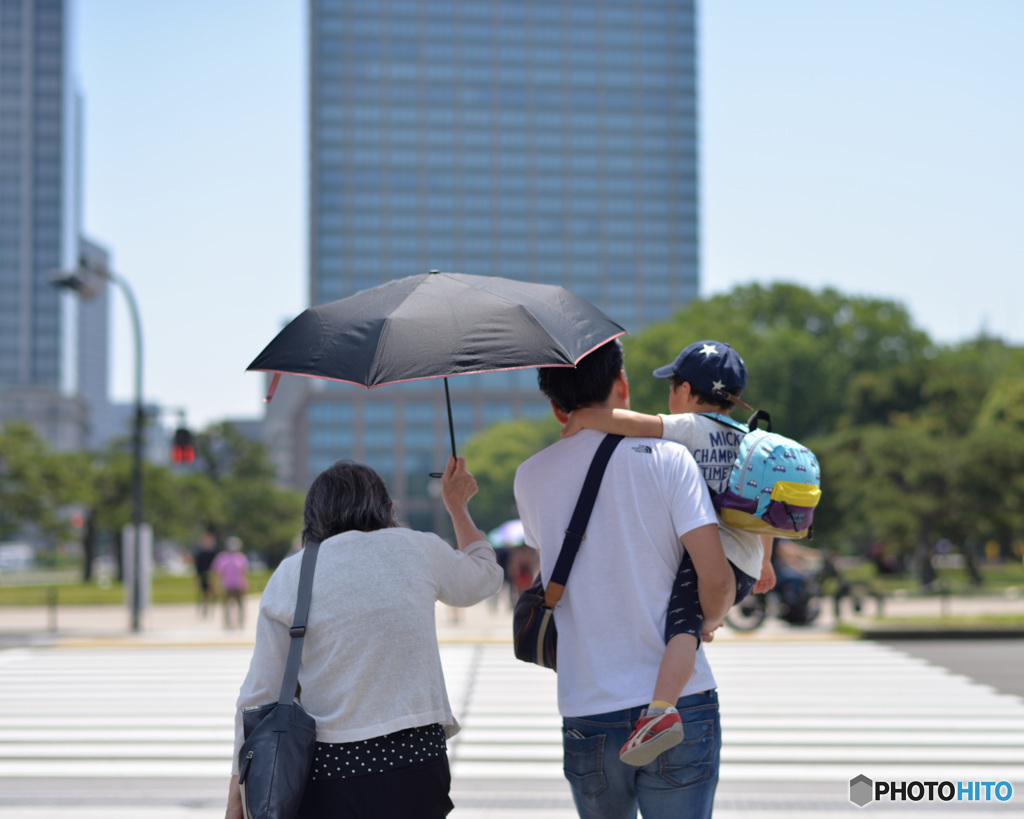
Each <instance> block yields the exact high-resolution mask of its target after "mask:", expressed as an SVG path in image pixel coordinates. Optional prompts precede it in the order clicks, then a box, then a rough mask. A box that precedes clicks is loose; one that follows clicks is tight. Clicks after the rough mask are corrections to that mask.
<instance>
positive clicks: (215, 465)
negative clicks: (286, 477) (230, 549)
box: [186, 423, 304, 565]
mask: <svg viewBox="0 0 1024 819" xmlns="http://www.w3.org/2000/svg"><path fill="white" fill-rule="evenodd" d="M196 467H197V469H196V473H195V474H192V475H190V476H189V480H188V483H186V486H187V487H188V488H189V491H191V492H193V493H196V494H199V495H205V496H206V498H207V500H206V503H205V505H203V504H201V505H200V506H199V508H198V516H197V518H196V519H195V520H194V521H193V524H194V528H195V535H196V536H198V534H199V531H200V530H201V529H210V530H212V531H213V532H215V533H216V534H217V536H218V539H219V540H221V541H223V539H224V538H226V537H227V536H229V535H235V536H237V537H239V538H241V539H242V542H243V543H244V544H245V548H246V549H247V550H250V551H255V552H258V553H260V554H262V555H263V556H264V557H265V558H266V559H267V562H268V563H270V564H271V565H277V564H278V563H279V562H280V561H281V560H282V558H284V557H285V556H286V555H287V554H288V551H289V549H291V546H292V542H293V541H294V539H295V537H296V536H297V535H298V534H299V532H300V531H301V529H302V507H303V502H304V496H303V494H302V493H301V492H297V491H295V490H293V489H282V488H280V487H278V486H276V485H275V483H274V469H273V467H272V465H271V463H270V459H269V458H268V457H267V452H266V448H265V447H264V446H263V444H262V443H260V442H258V441H253V440H251V439H249V438H247V437H246V436H245V435H243V434H242V433H241V432H239V430H238V429H237V427H235V426H234V425H232V424H230V423H223V424H216V425H214V426H211V427H210V428H209V429H207V430H206V431H205V432H203V433H201V434H200V435H198V436H196Z"/></svg>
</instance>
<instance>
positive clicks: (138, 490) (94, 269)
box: [51, 256, 146, 632]
mask: <svg viewBox="0 0 1024 819" xmlns="http://www.w3.org/2000/svg"><path fill="white" fill-rule="evenodd" d="M90 261H91V260H89V259H88V258H86V257H84V256H83V257H82V258H81V259H80V260H79V266H78V268H76V269H75V270H72V271H70V272H60V273H57V274H55V275H54V276H53V277H52V278H51V281H52V282H53V284H54V285H55V286H56V287H64V288H67V289H69V290H74V291H75V292H76V293H78V294H79V295H80V296H82V297H83V298H87V299H88V298H92V297H94V296H95V295H96V288H95V287H94V286H93V285H92V283H91V282H90V281H89V277H90V274H91V275H96V276H99V277H100V278H102V279H106V280H107V281H110V282H113V283H114V284H116V285H117V286H118V287H120V288H121V291H122V292H123V293H124V295H125V298H127V299H128V312H129V313H130V314H131V320H132V335H133V336H134V339H135V417H134V422H133V426H132V528H133V530H134V537H133V538H132V541H133V542H132V562H133V564H134V571H133V572H132V631H134V632H138V631H141V628H142V627H141V624H140V616H139V615H140V611H141V608H142V452H143V443H144V430H145V423H146V415H145V411H144V409H143V406H142V322H141V321H140V319H139V305H138V302H136V301H135V294H134V293H133V292H132V288H131V286H130V285H129V284H128V282H127V280H126V279H124V278H123V277H122V276H119V275H117V274H116V273H114V272H113V271H112V270H109V269H108V268H107V267H106V265H98V264H91V263H90Z"/></svg>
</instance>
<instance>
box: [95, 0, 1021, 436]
mask: <svg viewBox="0 0 1024 819" xmlns="http://www.w3.org/2000/svg"><path fill="white" fill-rule="evenodd" d="M481 1H483V0H481ZM77 6H78V20H77V29H78V56H77V62H78V67H79V70H78V77H79V85H80V88H81V90H82V93H83V95H84V98H85V117H86V122H85V145H84V159H85V169H84V183H85V196H84V222H85V228H86V230H87V232H88V234H89V235H91V236H92V237H93V238H95V239H97V240H99V241H101V242H103V243H105V244H106V245H107V246H108V247H109V248H110V249H111V250H112V251H113V254H114V263H115V268H116V269H117V270H118V271H119V272H120V273H122V275H124V276H125V277H127V278H128V279H129V280H130V281H131V282H132V285H133V287H134V289H135V292H136V296H137V298H138V301H139V304H140V310H141V313H142V321H143V332H144V336H145V339H144V341H145V358H144V362H145V392H146V395H147V398H149V399H151V400H155V401H158V402H160V403H161V404H163V405H165V406H167V407H170V408H177V407H183V408H185V409H187V410H188V414H189V419H190V421H191V422H192V423H193V424H194V425H196V426H203V425H205V424H206V423H209V422H211V421H214V420H218V419H221V418H224V417H257V416H258V415H259V414H260V413H261V412H262V409H261V403H260V400H261V396H262V379H261V377H260V376H259V375H256V374H254V373H246V372H244V370H245V367H246V365H247V364H248V363H249V362H250V361H251V360H252V359H253V358H254V357H255V355H256V354H257V353H258V352H259V351H260V350H261V349H262V348H263V346H264V345H265V344H266V343H267V342H268V341H269V340H270V339H271V338H272V337H273V336H274V335H275V334H276V332H277V330H278V329H279V328H280V326H281V323H282V322H283V321H285V320H287V319H290V318H292V317H293V316H295V315H296V314H297V313H298V312H300V311H301V310H302V309H303V308H304V307H305V306H306V304H305V300H306V201H305V190H306V181H305V175H306V156H305V148H306V145H305V139H306V122H305V116H306V114H305V112H306V97H305V94H306V90H305V53H306V44H305V14H306V12H305V7H306V4H305V2H304V0H287V1H286V0H216V1H215V2H209V0H175V1H174V2H173V3H151V2H145V3H140V2H138V1H137V0H77ZM699 9H700V22H699V29H700V72H701V78H700V79H701V133H702V137H701V152H702V168H701V184H702V199H703V224H702V253H703V265H702V294H703V295H712V294H716V293H720V292H724V291H726V290H729V289H730V288H732V287H733V286H734V285H736V284H739V283H746V282H751V281H760V282H772V281H789V282H796V283H799V284H802V285H804V286H807V287H811V288H814V289H819V288H822V287H825V286H833V287H836V288H838V289H839V290H841V291H843V292H845V293H849V294H860V295H871V296H879V297H884V298H891V299H895V300H898V301H900V302H902V303H904V304H905V305H906V306H907V308H908V309H909V310H910V312H911V314H912V316H913V318H914V320H915V321H916V323H917V324H918V325H919V326H921V327H922V328H923V329H924V330H926V331H927V332H928V333H929V334H930V335H931V336H932V338H934V339H935V340H937V341H940V342H956V341H959V340H962V339H965V338H970V337H973V336H976V335H977V334H978V333H979V332H980V331H981V330H985V331H987V332H988V333H990V334H992V335H997V336H1001V337H1003V338H1005V339H1006V340H1008V341H1011V342H1013V343H1017V344H1024V318H1022V316H1021V311H1022V309H1024V229H1022V222H1024V203H1022V198H1024V150H1022V148H1024V93H1022V92H1021V87H1020V85H1021V81H1022V80H1024V49H1022V48H1021V45H1020V44H1021V42H1022V41H1024V2H1019V0H970V2H967V0H829V2H822V1H821V0H772V2H764V0H703V2H701V3H700V5H699ZM411 272H415V271H411ZM466 272H472V271H466ZM114 314H115V327H114V334H115V335H114V339H115V351H114V359H113V367H114V372H113V391H114V396H115V398H116V399H118V400H129V399H130V396H131V372H132V370H131V367H132V349H131V341H130V335H129V331H128V324H127V311H126V310H125V308H124V305H123V300H121V299H120V297H119V295H115V309H114ZM682 341H683V340H681V342H682Z"/></svg>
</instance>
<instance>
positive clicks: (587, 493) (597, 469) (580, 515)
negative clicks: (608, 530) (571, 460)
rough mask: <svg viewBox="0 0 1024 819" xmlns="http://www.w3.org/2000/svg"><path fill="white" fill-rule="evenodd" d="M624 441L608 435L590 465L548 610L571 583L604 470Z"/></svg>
mask: <svg viewBox="0 0 1024 819" xmlns="http://www.w3.org/2000/svg"><path fill="white" fill-rule="evenodd" d="M622 437H623V436H621V435H605V436H604V440H603V441H601V444H600V446H598V448H597V452H595V453H594V460H592V461H591V462H590V469H589V470H588V471H587V477H586V478H585V479H584V481H583V489H581V490H580V497H579V500H578V501H576V508H575V509H574V510H573V512H572V518H571V519H570V520H569V528H568V529H566V530H565V539H564V540H563V541H562V551H560V552H559V553H558V560H556V561H555V569H554V571H553V572H551V580H549V581H548V584H547V586H545V587H544V605H545V606H546V607H547V608H554V606H555V604H556V603H557V602H558V601H559V600H561V599H562V593H563V592H564V591H565V582H566V581H567V580H568V579H569V571H570V570H571V569H572V564H573V561H574V560H575V559H576V553H577V552H578V551H579V550H580V543H582V542H583V538H584V537H585V533H586V531H587V523H589V522H590V513H591V512H593V511H594V502H595V501H596V500H597V490H598V489H600V488H601V479H602V478H603V477H604V470H605V467H607V466H608V460H609V459H610V458H611V457H612V452H614V450H615V447H617V446H618V445H619V441H621V440H622Z"/></svg>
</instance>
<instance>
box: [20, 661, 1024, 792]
mask: <svg viewBox="0 0 1024 819" xmlns="http://www.w3.org/2000/svg"><path fill="white" fill-rule="evenodd" d="M708 652H709V656H710V659H711V662H712V665H713V668H714V671H715V675H716V678H717V680H718V686H719V693H720V699H721V704H722V705H721V707H722V724H723V751H722V769H721V778H722V783H723V784H722V789H725V788H727V787H728V786H729V783H757V782H772V783H787V782H789V783H823V782H829V783H837V784H838V785H842V784H844V783H848V782H849V780H850V779H851V778H853V777H855V776H857V775H860V774H864V775H866V776H868V777H870V778H872V779H876V780H879V779H881V780H889V781H900V780H907V781H909V780H922V781H928V780H939V781H941V780H947V779H948V780H953V781H957V780H967V779H979V780H996V781H1000V780H1005V781H1008V782H1012V783H1015V785H1016V786H1018V787H1019V792H1020V793H1021V794H1022V795H1024V700H1022V699H1020V698H1019V697H1014V696H1010V695H1006V694H1001V693H998V692H996V691H994V690H992V689H990V688H989V687H987V686H984V685H981V684H978V683H975V682H972V681H970V680H969V679H967V678H965V677H961V676H958V675H955V674H952V673H951V672H949V671H947V670H945V669H942V668H939V667H936V666H932V665H929V664H927V663H926V662H924V661H922V660H918V659H915V658H912V657H909V656H907V655H906V654H904V653H902V652H900V651H898V650H895V649H892V648H888V647H885V646H880V645H877V644H873V643H868V642H845V641H842V642H829V641H822V642H791V643H787V642H777V643H757V644H755V643H747V642H740V641H734V642H724V641H723V642H722V643H719V644H712V645H710V646H709V647H708ZM441 656H442V662H443V665H444V668H445V674H446V679H447V683H448V691H449V698H450V699H451V702H452V705H453V708H454V709H455V711H456V714H457V716H458V718H459V720H460V722H461V724H462V731H461V732H460V733H459V734H458V735H457V736H456V737H455V738H454V739H453V740H451V743H450V757H451V760H452V771H453V782H454V787H455V788H459V789H463V790H464V791H465V790H472V789H473V788H474V787H476V785H474V783H478V784H479V786H480V787H481V788H484V787H485V785H487V784H488V783H489V784H490V785H492V786H493V785H494V784H495V783H504V785H503V786H502V787H505V788H506V789H508V788H512V786H514V783H516V782H521V783H550V785H549V790H550V792H551V793H554V794H561V796H562V798H565V790H564V787H563V786H562V785H556V784H555V783H560V782H562V770H561V768H562V765H561V737H560V727H559V726H560V719H559V716H558V714H557V709H556V691H555V688H556V676H555V674H553V673H552V672H550V671H547V670H545V669H541V668H537V667H533V666H529V665H526V664H524V663H521V662H519V661H517V660H515V659H514V658H513V656H512V653H511V649H510V647H509V646H508V645H506V644H484V645H472V644H465V645H462V644H446V645H443V646H442V647H441ZM248 662H249V650H248V649H245V648H235V647H218V648H212V647H195V648H83V649H73V648H49V649H47V648H19V649H12V650H7V651H0V790H2V789H3V785H2V782H3V781H4V780H16V779H17V780H24V779H32V778H36V779H40V780H41V779H47V780H54V779H68V778H90V779H96V778H100V779H102V778H111V779H129V780H130V779H147V778H153V779H156V778H159V779H164V780H166V779H174V778H180V779H181V780H183V781H187V780H192V779H223V780H226V778H227V776H228V775H229V772H230V764H231V763H230V757H231V747H232V736H233V718H232V712H233V708H234V701H235V698H236V696H237V692H238V687H239V685H240V683H241V681H242V678H243V677H244V675H245V672H246V669H247V667H248ZM513 790H514V788H513ZM720 790H721V789H720ZM531 793H533V795H534V796H536V791H531Z"/></svg>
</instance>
